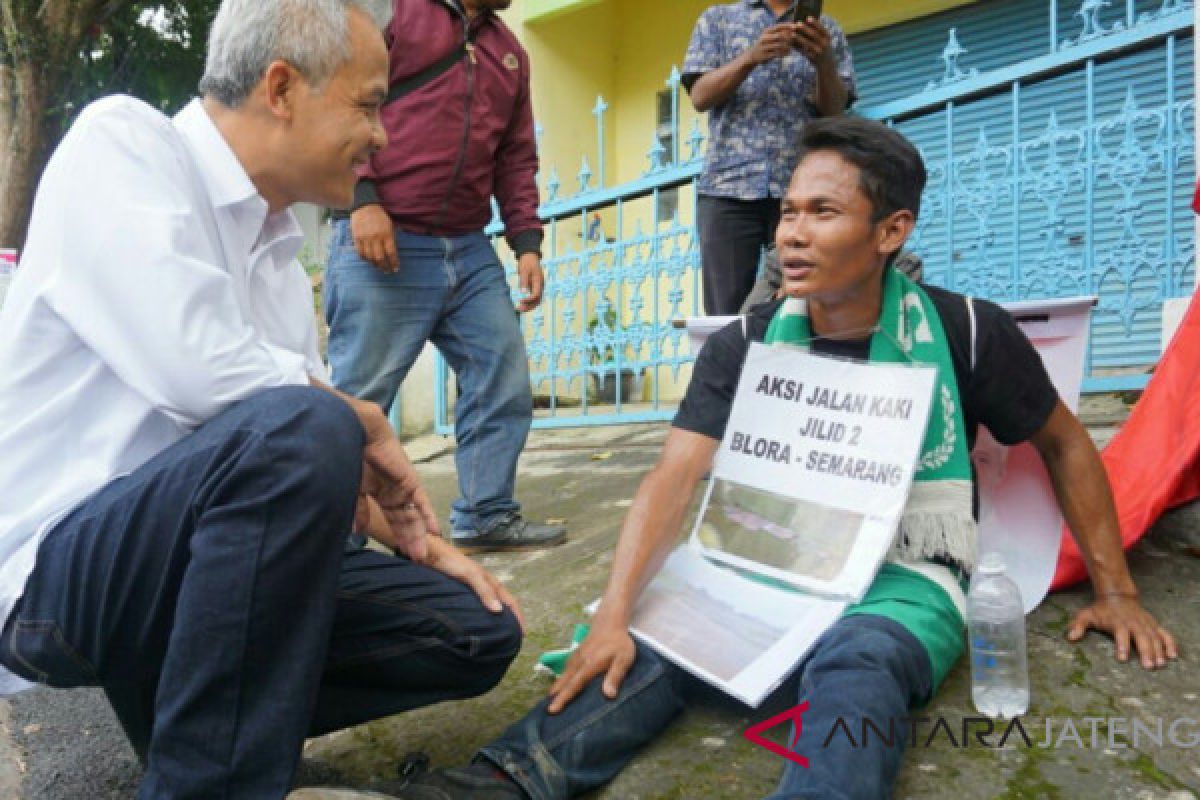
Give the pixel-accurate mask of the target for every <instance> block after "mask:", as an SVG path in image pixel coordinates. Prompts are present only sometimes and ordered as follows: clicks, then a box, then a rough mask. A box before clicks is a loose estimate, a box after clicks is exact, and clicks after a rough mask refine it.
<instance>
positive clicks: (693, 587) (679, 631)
mask: <svg viewBox="0 0 1200 800" xmlns="http://www.w3.org/2000/svg"><path fill="white" fill-rule="evenodd" d="M845 608H846V604H845V603H843V602H839V601H836V600H826V599H824V598H820V597H813V596H811V595H805V594H800V593H797V592H795V591H793V590H790V589H780V588H776V587H773V586H766V585H763V584H762V583H760V582H758V581H756V580H753V579H751V578H748V577H746V576H744V575H739V574H738V573H736V572H734V571H733V570H731V569H729V568H727V567H720V566H717V565H715V564H713V563H711V562H710V561H708V560H707V559H705V558H704V556H703V555H701V554H700V552H699V551H698V550H696V549H695V548H693V547H691V546H689V545H686V544H685V545H683V546H681V547H678V548H676V550H675V552H673V553H672V554H671V555H670V557H668V558H667V561H666V563H665V564H664V565H663V568H662V570H661V571H659V573H658V574H657V575H656V576H655V577H654V580H653V581H651V582H650V585H649V586H647V587H646V590H645V591H644V592H643V593H642V596H641V597H640V598H639V600H638V603H637V605H636V606H635V608H634V613H633V618H632V620H631V621H630V626H629V630H630V632H631V633H632V634H633V635H634V636H636V637H637V638H638V639H640V640H641V641H643V642H645V643H646V644H648V645H649V646H651V647H653V648H654V650H655V651H656V652H658V653H660V654H661V655H663V656H665V657H666V658H668V659H670V660H671V661H673V662H674V663H676V664H678V665H679V666H680V667H682V668H683V669H686V670H687V671H688V672H690V673H692V674H693V675H695V676H697V677H699V678H701V679H702V680H705V681H707V682H708V683H710V684H712V685H713V686H715V687H717V688H718V689H720V690H721V691H723V692H725V693H726V694H728V695H730V696H732V697H736V698H737V699H739V700H741V701H742V702H744V703H746V704H748V705H751V706H757V705H759V704H760V703H762V701H763V700H764V699H765V698H766V697H767V695H769V694H770V693H771V692H772V691H773V690H774V689H776V688H777V687H778V686H779V685H780V684H781V683H782V682H783V680H784V678H786V677H787V676H788V675H790V674H791V673H792V672H793V671H794V670H795V668H796V665H797V664H798V663H799V662H800V659H801V658H803V657H804V654H805V653H807V652H808V650H809V649H810V648H811V647H812V646H813V644H814V643H815V642H816V640H817V639H818V638H820V636H821V633H822V632H823V631H825V629H826V628H828V627H829V626H830V625H831V624H833V622H834V621H835V620H837V619H838V617H840V616H841V615H842V612H843V611H844V610H845Z"/></svg>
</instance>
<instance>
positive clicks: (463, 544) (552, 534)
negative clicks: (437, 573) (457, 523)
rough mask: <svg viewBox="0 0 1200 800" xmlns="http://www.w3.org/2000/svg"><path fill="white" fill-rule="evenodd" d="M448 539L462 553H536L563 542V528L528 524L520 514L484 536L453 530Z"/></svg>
mask: <svg viewBox="0 0 1200 800" xmlns="http://www.w3.org/2000/svg"><path fill="white" fill-rule="evenodd" d="M451 538H452V540H453V542H454V544H455V545H456V546H457V547H458V548H459V549H460V550H462V551H463V552H466V553H491V552H496V551H503V550H536V549H538V548H541V547H553V546H554V545H556V544H562V543H563V542H564V541H566V539H567V526H566V525H550V524H542V523H538V522H530V521H529V520H527V519H525V518H524V517H522V516H521V515H520V514H511V515H509V516H508V517H507V518H505V519H504V520H503V521H502V522H500V524H498V525H495V526H493V527H492V528H489V529H488V530H487V531H485V532H484V533H478V534H477V533H474V532H473V531H463V530H456V531H454V532H453V534H451Z"/></svg>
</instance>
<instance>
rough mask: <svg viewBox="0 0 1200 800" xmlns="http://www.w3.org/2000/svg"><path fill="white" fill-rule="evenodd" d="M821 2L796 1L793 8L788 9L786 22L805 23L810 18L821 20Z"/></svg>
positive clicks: (816, 0) (819, 0)
mask: <svg viewBox="0 0 1200 800" xmlns="http://www.w3.org/2000/svg"><path fill="white" fill-rule="evenodd" d="M821 5H822V2H821V0H796V2H794V3H792V7H791V8H790V9H788V12H787V15H786V17H785V21H787V22H793V23H795V22H804V21H806V20H807V19H808V18H809V17H812V18H813V19H820V18H821Z"/></svg>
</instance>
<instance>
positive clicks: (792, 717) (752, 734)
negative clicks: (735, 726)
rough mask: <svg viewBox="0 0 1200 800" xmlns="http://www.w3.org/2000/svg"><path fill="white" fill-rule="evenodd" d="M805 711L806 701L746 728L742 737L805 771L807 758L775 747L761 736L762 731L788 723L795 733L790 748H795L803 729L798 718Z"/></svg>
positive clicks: (783, 748)
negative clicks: (792, 762)
mask: <svg viewBox="0 0 1200 800" xmlns="http://www.w3.org/2000/svg"><path fill="white" fill-rule="evenodd" d="M805 711H808V701H807V700H805V701H804V702H803V703H801V704H800V705H798V706H795V707H794V708H789V709H788V710H787V711H784V712H783V713H782V714H776V715H775V716H773V717H771V718H770V719H768V720H766V721H764V722H760V723H758V724H757V725H754V726H752V727H750V728H747V729H746V732H745V733H743V734H742V735H743V736H745V737H746V738H747V739H749V740H750V741H752V742H754V743H755V744H756V745H758V746H759V747H763V748H766V749H767V750H770V751H771V752H772V753H774V754H775V755H777V756H783V757H784V758H786V759H787V760H788V761H794V762H795V763H797V764H799V765H800V766H802V767H804V768H805V769H808V759H807V758H805V757H804V756H802V755H800V754H799V753H795V752H792V751H791V750H788V749H787V748H786V747H782V746H780V745H777V744H775V742H772V741H770V740H769V739H764V738H763V736H762V733H763V731H767V730H770V729H771V728H774V727H775V726H776V725H782V724H783V723H785V722H790V723H792V724H793V725H795V726H796V733H795V735H794V736H793V737H792V747H793V748H794V747H795V746H796V743H797V742H799V741H800V731H801V730H802V729H803V727H804V726H803V723H802V720H801V719H800V717H801V716H802V715H803V714H804V712H805Z"/></svg>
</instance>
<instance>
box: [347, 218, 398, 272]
mask: <svg viewBox="0 0 1200 800" xmlns="http://www.w3.org/2000/svg"><path fill="white" fill-rule="evenodd" d="M350 238H351V239H352V240H353V241H354V249H355V250H357V251H358V254H359V255H360V256H362V258H363V260H364V261H367V262H369V263H370V264H371V265H372V266H374V267H375V268H376V269H378V270H380V271H382V272H397V271H399V269H400V256H399V254H398V253H397V252H396V228H395V226H394V225H392V218H391V217H389V216H388V213H387V212H386V211H384V210H383V206H381V205H379V204H378V203H371V204H369V205H365V206H360V207H359V208H356V209H355V210H354V212H353V213H352V214H351V215H350Z"/></svg>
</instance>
